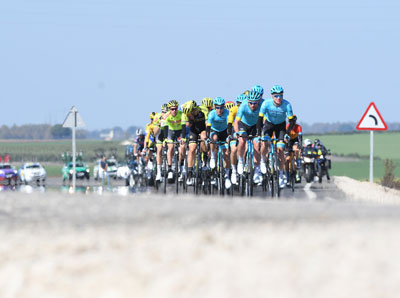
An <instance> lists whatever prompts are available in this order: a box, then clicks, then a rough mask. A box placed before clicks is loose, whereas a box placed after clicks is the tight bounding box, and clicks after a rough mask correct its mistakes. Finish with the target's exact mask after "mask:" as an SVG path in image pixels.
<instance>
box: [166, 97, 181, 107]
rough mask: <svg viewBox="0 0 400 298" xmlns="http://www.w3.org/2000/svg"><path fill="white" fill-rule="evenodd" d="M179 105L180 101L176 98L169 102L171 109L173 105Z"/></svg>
mask: <svg viewBox="0 0 400 298" xmlns="http://www.w3.org/2000/svg"><path fill="white" fill-rule="evenodd" d="M178 106H179V103H178V102H177V101H176V100H175V99H173V100H171V101H170V102H169V103H168V109H170V108H172V107H178Z"/></svg>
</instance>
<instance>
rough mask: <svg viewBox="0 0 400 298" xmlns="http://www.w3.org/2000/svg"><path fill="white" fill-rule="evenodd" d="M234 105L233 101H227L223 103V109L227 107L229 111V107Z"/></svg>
mask: <svg viewBox="0 0 400 298" xmlns="http://www.w3.org/2000/svg"><path fill="white" fill-rule="evenodd" d="M234 106H235V103H234V102H233V101H227V102H226V103H225V109H227V110H228V111H230V109H231V108H233V107H234Z"/></svg>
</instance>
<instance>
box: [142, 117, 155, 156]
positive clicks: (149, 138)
mask: <svg viewBox="0 0 400 298" xmlns="http://www.w3.org/2000/svg"><path fill="white" fill-rule="evenodd" d="M155 116H156V112H151V113H150V123H149V124H147V125H146V138H145V140H144V150H145V151H147V149H149V148H151V147H154V141H155V136H154V123H153V122H154V117H155Z"/></svg>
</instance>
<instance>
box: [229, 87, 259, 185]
mask: <svg viewBox="0 0 400 298" xmlns="http://www.w3.org/2000/svg"><path fill="white" fill-rule="evenodd" d="M260 100H261V94H260V93H259V92H257V91H256V90H251V91H250V92H249V95H248V98H247V99H246V100H244V101H243V102H242V104H241V105H240V108H239V110H238V112H237V114H236V119H235V124H234V129H235V132H237V133H238V136H240V138H239V144H238V148H237V154H238V166H237V170H238V173H239V175H242V174H243V169H244V154H245V150H246V137H247V136H248V135H252V136H256V135H257V121H258V115H259V113H260V108H261V105H260ZM258 142H259V139H258V138H255V139H254V140H253V145H254V159H255V168H254V183H256V184H259V183H261V182H262V175H261V171H260V150H259V146H258V145H257V144H258Z"/></svg>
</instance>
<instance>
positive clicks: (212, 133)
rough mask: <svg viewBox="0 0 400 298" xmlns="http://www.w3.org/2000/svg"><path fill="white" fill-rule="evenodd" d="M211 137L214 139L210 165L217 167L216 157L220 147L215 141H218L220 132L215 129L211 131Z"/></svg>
mask: <svg viewBox="0 0 400 298" xmlns="http://www.w3.org/2000/svg"><path fill="white" fill-rule="evenodd" d="M210 138H211V141H213V142H211V143H210V152H211V159H210V167H211V168H212V169H213V168H215V165H216V157H217V151H218V147H217V146H216V144H215V143H214V142H217V141H218V133H217V132H215V131H211V134H210Z"/></svg>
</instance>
